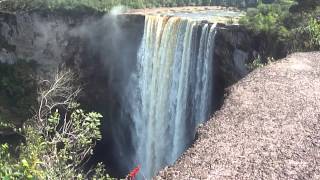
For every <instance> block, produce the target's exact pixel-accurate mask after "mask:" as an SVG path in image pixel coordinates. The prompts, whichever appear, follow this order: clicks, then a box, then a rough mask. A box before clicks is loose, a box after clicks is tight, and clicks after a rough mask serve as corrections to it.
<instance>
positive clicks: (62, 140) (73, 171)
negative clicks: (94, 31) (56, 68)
mask: <svg viewBox="0 0 320 180" xmlns="http://www.w3.org/2000/svg"><path fill="white" fill-rule="evenodd" d="M75 77H76V76H74V74H73V73H72V72H71V71H63V72H58V73H57V74H56V76H55V77H54V78H53V80H52V81H47V80H46V81H43V83H42V85H41V88H39V108H38V111H37V115H35V116H34V117H33V118H31V119H30V120H28V121H26V122H25V123H24V125H23V128H21V129H18V130H16V131H17V133H20V134H23V135H24V136H25V140H26V142H25V143H23V144H21V145H20V146H19V152H20V153H19V156H18V157H13V156H12V155H11V154H10V152H9V146H8V145H7V144H2V145H1V147H0V150H1V151H0V177H4V179H30V180H33V179H87V178H89V174H91V175H90V176H92V177H93V178H94V179H110V178H109V177H108V176H106V173H105V170H104V168H103V166H102V165H101V164H99V165H98V166H97V168H96V169H92V170H90V171H89V172H86V171H84V168H83V167H84V165H86V161H87V160H88V158H89V157H90V155H91V154H92V151H93V148H94V146H95V143H96V141H97V140H100V139H101V133H100V130H99V126H100V119H101V118H102V116H101V115H100V114H99V113H95V112H89V113H87V112H85V111H84V110H82V109H79V105H78V104H77V103H75V98H76V96H77V94H78V93H79V92H80V89H79V88H78V87H75V86H74V85H73V84H74V83H73V81H74V80H75ZM6 126H10V125H7V124H6Z"/></svg>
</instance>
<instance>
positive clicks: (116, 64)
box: [0, 11, 254, 176]
mask: <svg viewBox="0 0 320 180" xmlns="http://www.w3.org/2000/svg"><path fill="white" fill-rule="evenodd" d="M144 25H145V17H144V16H141V15H118V16H112V15H103V14H98V13H94V12H88V13H77V12H68V11H67V12H64V11H61V12H60V11H59V12H43V11H42V12H41V11H35V12H24V13H16V14H12V13H4V12H2V13H0V62H1V63H10V64H12V63H15V62H17V61H19V59H25V60H29V61H31V60H33V61H35V62H36V63H37V64H38V75H39V76H41V77H42V78H45V77H50V76H52V75H53V74H54V72H55V71H56V69H57V68H59V67H61V66H62V64H64V65H66V66H67V67H70V68H72V69H74V70H75V72H77V73H78V74H79V77H80V81H81V84H82V85H83V89H84V90H83V92H82V95H81V97H80V99H79V101H80V102H81V103H82V105H83V106H84V107H85V108H86V109H87V110H90V111H91V110H93V111H97V112H100V113H102V114H103V116H104V121H103V127H102V131H103V140H102V141H101V142H99V143H98V145H97V148H96V150H95V157H94V158H93V159H92V162H95V161H103V162H105V163H106V164H107V166H108V167H109V170H110V172H111V174H113V175H115V176H121V175H124V174H126V173H127V172H128V171H129V170H130V169H131V168H132V166H135V164H136V162H135V161H136V159H133V158H132V157H134V154H135V152H134V151H135V148H136V147H135V146H134V142H133V139H132V133H131V129H132V127H134V126H135V123H134V117H132V113H131V112H128V109H130V108H128V107H125V105H124V104H126V102H125V101H126V97H124V94H126V91H128V89H127V85H128V83H129V82H130V78H132V74H133V72H135V71H137V66H136V64H137V63H138V62H137V60H138V56H137V54H138V50H139V48H140V45H141V42H142V37H143V34H144V28H145V27H144ZM215 30H216V34H215V38H214V39H215V40H214V41H215V42H212V43H214V44H215V46H214V49H212V50H211V51H212V52H213V54H212V58H213V59H214V63H213V67H212V72H213V75H212V81H214V84H215V85H214V87H213V89H212V92H214V94H212V96H213V97H214V98H212V99H211V100H209V101H210V103H211V104H212V106H211V107H208V108H210V112H214V110H216V109H217V108H219V106H220V105H221V103H222V102H223V97H224V88H225V87H227V86H229V85H230V84H232V83H234V82H236V81H237V80H239V79H240V78H242V77H243V76H245V75H246V74H247V73H248V70H247V68H246V64H247V63H249V62H250V61H252V58H253V56H254V45H253V43H252V40H251V39H250V36H249V35H248V33H247V32H246V31H245V30H244V29H243V28H241V27H239V26H232V25H231V26H226V25H223V24H217V25H216V28H215ZM139 60H140V59H139ZM0 103H1V102H0ZM0 106H3V105H1V104H0ZM192 136H194V135H192Z"/></svg>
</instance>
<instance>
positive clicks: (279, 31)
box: [240, 0, 320, 60]
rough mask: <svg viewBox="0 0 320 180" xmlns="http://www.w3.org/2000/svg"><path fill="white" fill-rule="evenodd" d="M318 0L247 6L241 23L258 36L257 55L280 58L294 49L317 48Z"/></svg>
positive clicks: (319, 7)
mask: <svg viewBox="0 0 320 180" xmlns="http://www.w3.org/2000/svg"><path fill="white" fill-rule="evenodd" d="M319 13H320V1H318V0H297V1H294V0H275V2H274V3H272V4H263V3H260V4H259V5H258V7H257V8H248V9H247V16H245V17H243V18H242V19H241V20H240V23H241V24H242V25H244V26H245V27H246V28H248V29H249V30H251V31H252V32H253V34H254V35H255V36H256V39H258V40H259V42H257V44H259V45H258V46H259V48H260V49H259V52H260V53H261V54H260V55H261V56H262V57H263V58H264V59H265V60H266V59H267V58H268V57H274V58H276V59H278V58H282V57H283V56H285V55H286V54H288V53H290V52H295V51H313V50H319V47H320V46H319V45H320V42H319V39H320V38H319V37H320V36H319V34H320V28H319V27H320V22H319V20H318V19H317V18H319V17H318V16H319Z"/></svg>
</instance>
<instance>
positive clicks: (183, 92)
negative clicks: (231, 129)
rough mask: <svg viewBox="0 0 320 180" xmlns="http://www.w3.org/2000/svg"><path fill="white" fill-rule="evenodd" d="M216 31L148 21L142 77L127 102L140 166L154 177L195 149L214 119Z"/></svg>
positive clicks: (168, 20)
mask: <svg viewBox="0 0 320 180" xmlns="http://www.w3.org/2000/svg"><path fill="white" fill-rule="evenodd" d="M215 34H216V31H215V25H213V24H209V23H206V22H196V21H193V20H190V19H184V18H179V17H161V16H147V17H146V20H145V29H144V35H143V39H142V43H141V47H140V49H139V53H138V62H137V72H136V73H134V74H133V76H132V79H131V82H130V83H129V86H130V87H129V88H127V89H128V90H130V91H129V92H128V94H129V95H128V96H127V97H130V98H129V99H127V100H128V101H129V104H130V105H129V106H130V109H131V112H132V114H131V116H132V117H131V118H132V119H133V122H134V130H133V132H132V133H133V138H134V139H133V143H134V147H135V152H136V155H135V157H134V159H135V161H136V162H135V163H137V164H140V165H141V167H142V175H143V176H144V177H146V178H150V177H152V176H153V175H154V174H155V173H156V172H157V171H158V170H160V168H162V167H163V166H165V165H168V164H172V163H174V161H175V160H176V159H177V158H178V157H179V156H180V155H181V154H182V153H183V151H184V150H185V149H186V148H187V147H188V146H189V145H190V144H191V143H192V141H193V139H194V137H195V132H196V127H197V125H199V123H201V122H204V121H206V120H208V119H209V115H210V110H211V99H212V88H213V80H212V76H213V72H212V71H213V50H214V38H215Z"/></svg>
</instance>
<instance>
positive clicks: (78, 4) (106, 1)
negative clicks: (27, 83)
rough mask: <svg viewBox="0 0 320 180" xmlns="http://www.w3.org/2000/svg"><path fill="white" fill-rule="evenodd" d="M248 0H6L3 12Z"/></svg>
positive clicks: (240, 2)
mask: <svg viewBox="0 0 320 180" xmlns="http://www.w3.org/2000/svg"><path fill="white" fill-rule="evenodd" d="M246 2H247V1H246V0H163V1H159V0H4V1H3V2H2V4H1V8H0V9H3V10H33V9H74V8H84V7H85V8H92V9H95V10H98V11H109V10H110V9H111V8H112V7H115V6H118V5H123V6H127V7H129V8H146V7H172V6H187V5H222V6H237V7H246V5H247V4H246Z"/></svg>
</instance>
